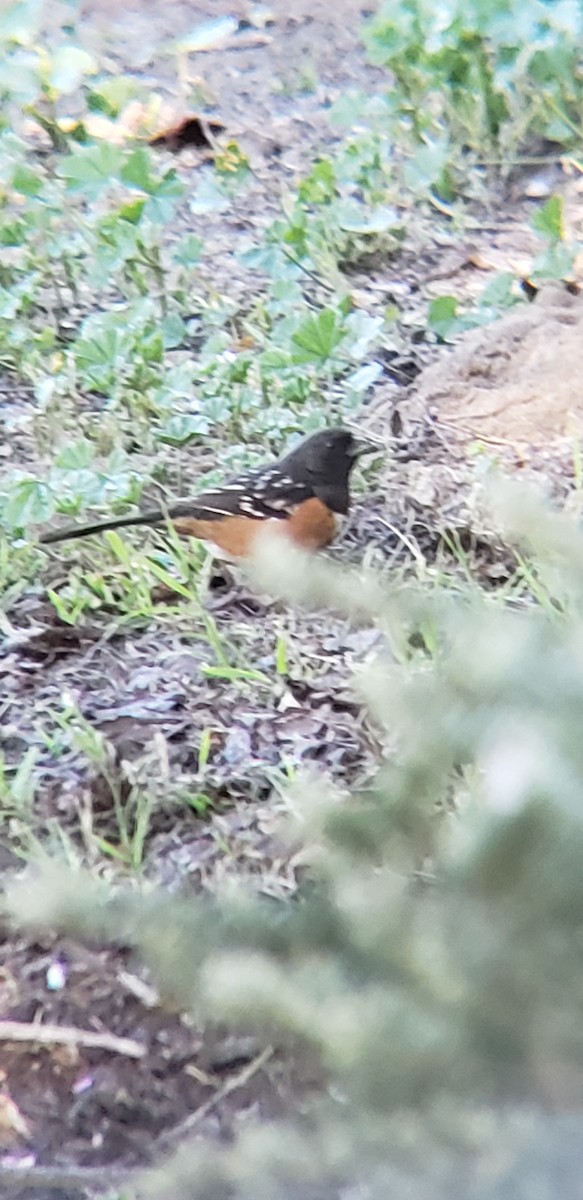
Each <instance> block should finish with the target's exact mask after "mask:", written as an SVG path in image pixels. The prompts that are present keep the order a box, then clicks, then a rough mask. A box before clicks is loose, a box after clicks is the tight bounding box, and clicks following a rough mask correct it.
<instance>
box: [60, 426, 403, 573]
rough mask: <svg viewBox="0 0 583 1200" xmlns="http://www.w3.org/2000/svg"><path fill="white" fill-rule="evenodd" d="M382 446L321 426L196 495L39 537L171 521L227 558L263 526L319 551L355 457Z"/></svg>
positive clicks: (238, 553)
mask: <svg viewBox="0 0 583 1200" xmlns="http://www.w3.org/2000/svg"><path fill="white" fill-rule="evenodd" d="M379 449H380V447H379V446H378V444H377V445H375V444H373V443H372V442H365V441H360V440H358V439H357V438H356V437H354V435H353V434H352V433H350V432H349V430H347V429H323V430H321V431H320V432H319V433H313V434H311V436H310V437H307V438H305V439H304V440H303V441H302V442H300V444H299V445H298V446H296V447H295V448H294V449H293V450H290V452H289V454H286V455H284V457H283V458H279V459H277V460H276V461H275V462H273V463H268V464H267V465H266V466H264V467H253V468H252V470H250V471H244V472H243V473H242V474H241V475H237V476H235V478H234V479H230V480H228V481H227V482H226V483H224V484H223V485H222V487H217V488H213V489H212V490H209V491H208V492H201V493H200V495H198V496H194V497H193V499H192V500H181V501H179V502H178V503H177V504H171V505H170V506H169V507H168V508H167V509H166V510H162V509H157V510H154V511H153V512H145V513H138V514H137V515H136V516H133V517H132V516H130V517H114V518H113V519H112V520H111V521H100V522H98V523H97V524H96V525H79V526H73V528H68V529H57V530H54V531H53V532H51V533H45V534H43V536H42V537H41V539H40V540H41V542H42V543H44V544H45V545H47V544H48V543H50V542H61V541H66V540H67V539H68V538H78V537H86V536H87V535H88V534H91V533H102V532H103V531H104V530H106V529H120V528H121V527H122V526H124V525H164V524H166V522H167V521H171V522H172V524H173V525H174V528H175V529H176V530H177V532H178V533H179V534H183V535H185V536H190V537H195V538H200V539H201V540H202V541H205V542H210V543H211V544H212V546H214V547H215V548H216V549H218V550H219V551H220V552H221V553H222V555H223V556H226V557H229V558H243V557H245V556H246V555H248V554H250V553H251V552H252V550H253V544H254V541H255V539H256V537H257V534H258V532H259V531H260V530H262V529H265V528H268V529H271V530H274V531H275V532H276V533H277V534H282V535H283V536H284V537H286V538H289V539H290V540H291V541H292V542H294V543H295V544H296V545H298V546H302V547H304V549H306V550H319V549H320V548H321V547H322V546H327V545H328V543H329V542H331V541H332V538H333V537H334V534H335V532H336V525H337V520H336V517H337V515H341V514H346V513H347V512H348V508H349V504H350V491H349V481H350V473H351V471H352V468H353V466H354V463H355V461H356V459H357V458H359V457H360V455H361V454H368V453H370V452H372V451H375V450H376V451H377V452H378V451H379Z"/></svg>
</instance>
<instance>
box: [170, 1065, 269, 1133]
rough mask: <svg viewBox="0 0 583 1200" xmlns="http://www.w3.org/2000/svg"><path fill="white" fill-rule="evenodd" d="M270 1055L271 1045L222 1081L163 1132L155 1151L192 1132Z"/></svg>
mask: <svg viewBox="0 0 583 1200" xmlns="http://www.w3.org/2000/svg"><path fill="white" fill-rule="evenodd" d="M272 1056H273V1046H267V1047H266V1048H265V1050H262V1051H261V1053H260V1054H258V1055H257V1057H256V1058H254V1059H253V1062H250V1063H248V1064H247V1066H246V1067H243V1069H242V1071H239V1074H238V1075H235V1076H234V1078H233V1079H228V1080H227V1081H226V1083H224V1084H223V1086H222V1087H220V1088H218V1089H217V1091H216V1092H215V1093H214V1095H213V1096H209V1098H208V1100H205V1102H204V1104H201V1105H200V1107H199V1108H197V1109H196V1111H195V1112H193V1113H190V1114H189V1115H188V1117H185V1119H184V1121H181V1122H180V1124H179V1125H176V1126H175V1128H174V1129H170V1130H168V1132H167V1133H163V1134H162V1135H161V1137H159V1138H158V1141H157V1142H156V1145H155V1151H158V1150H160V1151H163V1150H169V1149H170V1148H171V1147H173V1146H176V1144H177V1143H178V1142H181V1141H182V1140H183V1139H184V1138H185V1137H187V1136H188V1134H189V1133H192V1131H193V1129H195V1128H196V1126H197V1125H198V1124H199V1123H200V1121H202V1120H203V1118H204V1117H206V1116H208V1114H209V1112H212V1110H213V1108H216V1106H217V1104H220V1103H221V1100H224V1099H225V1097H226V1096H230V1095H231V1093H232V1092H236V1091H238V1090H239V1088H242V1087H245V1085H246V1084H247V1083H249V1080H250V1079H252V1078H253V1076H254V1075H256V1074H257V1072H258V1071H261V1069H262V1067H264V1066H265V1064H266V1063H267V1062H269V1059H270V1058H271V1057H272Z"/></svg>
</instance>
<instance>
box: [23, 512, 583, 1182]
mask: <svg viewBox="0 0 583 1200" xmlns="http://www.w3.org/2000/svg"><path fill="white" fill-rule="evenodd" d="M503 509H504V511H503V513H502V515H503V517H504V521H505V524H506V529H507V530H512V532H513V535H514V538H515V541H516V544H517V545H520V546H522V548H523V549H524V548H525V547H527V546H528V551H526V550H524V552H525V553H526V552H528V553H529V555H530V559H531V562H532V563H533V564H536V565H535V566H534V565H533V568H532V569H533V572H536V576H537V580H538V588H539V593H538V594H539V597H546V602H543V603H539V604H537V605H536V606H535V605H531V606H525V607H524V608H522V609H517V610H515V611H512V610H509V609H508V608H506V609H505V608H503V607H502V605H501V604H500V602H499V600H497V599H496V598H493V597H487V596H485V595H484V594H483V593H481V592H479V591H478V590H477V589H476V590H475V591H471V590H469V589H467V590H465V591H462V592H458V593H457V594H452V593H451V592H450V593H446V592H445V590H444V589H443V588H440V589H436V590H435V591H434V592H433V593H431V592H428V589H425V590H424V592H423V593H422V592H421V591H419V590H415V589H409V588H408V589H407V590H406V591H393V590H392V589H391V590H388V589H387V588H386V587H385V584H384V583H383V581H382V580H380V579H372V578H371V579H366V578H365V577H363V576H362V575H357V574H355V575H353V576H352V577H351V578H347V575H346V572H345V571H342V572H339V571H337V570H335V569H333V568H332V566H331V565H330V564H327V563H325V562H321V563H316V564H313V563H312V564H308V563H305V562H304V560H303V559H302V558H301V557H298V558H297V559H296V558H295V557H293V558H290V559H289V561H286V563H285V564H282V563H281V562H279V563H277V566H275V564H274V563H273V561H272V560H271V558H270V553H269V551H266V554H265V561H264V562H263V563H261V564H259V571H260V575H261V577H262V580H263V582H265V581H266V580H267V579H271V581H272V583H274V584H275V581H276V580H277V587H278V588H279V589H280V590H281V591H282V592H283V593H284V594H288V595H289V594H290V593H293V596H294V597H295V599H296V600H301V601H310V602H311V603H314V602H315V601H319V602H320V603H321V604H328V605H333V606H334V607H335V608H337V609H338V608H340V609H343V610H345V611H348V612H350V613H351V614H352V615H353V617H354V620H355V621H359V622H366V621H369V622H371V621H374V622H376V623H377V624H378V625H379V626H380V627H381V628H382V629H383V630H384V631H385V633H386V650H385V651H383V652H382V654H381V655H380V656H379V657H378V658H377V661H376V662H374V663H372V664H371V665H370V667H369V668H367V670H366V671H363V673H362V676H361V679H360V684H359V685H360V686H361V687H362V688H363V690H364V691H365V693H366V694H367V695H368V698H369V703H370V707H371V713H372V716H373V719H374V720H375V721H376V722H377V723H378V725H379V726H380V727H381V729H382V730H383V731H384V733H386V735H387V745H389V744H390V747H391V752H390V754H387V756H386V761H385V763H384V765H382V766H381V768H380V769H379V772H378V775H377V777H376V779H375V780H374V783H373V785H372V786H371V787H370V788H367V789H366V790H363V791H361V792H357V793H355V794H353V795H351V796H350V797H346V796H342V797H340V796H338V795H334V794H331V792H330V789H329V788H327V787H326V785H325V783H323V782H322V781H314V780H312V781H305V782H304V783H303V784H296V786H295V791H294V792H293V793H292V796H291V798H290V836H291V837H292V838H293V839H294V840H295V841H297V839H298V837H299V838H300V839H301V841H302V843H303V845H304V847H305V848H306V852H307V853H308V854H310V853H311V860H312V861H311V866H310V870H309V881H306V882H304V883H303V884H302V885H301V887H300V890H299V893H298V895H297V896H296V897H295V898H294V899H293V900H291V901H289V900H288V901H281V902H275V901H274V900H273V899H266V898H264V897H262V896H261V895H258V894H250V893H249V891H243V890H240V889H235V890H233V887H232V885H231V886H230V887H229V889H228V890H227V891H226V892H225V893H224V894H222V893H219V894H218V895H214V896H208V895H206V896H200V897H198V898H195V899H192V898H189V899H188V900H185V899H180V898H177V897H176V896H170V895H168V894H166V893H164V892H161V891H152V890H146V891H144V893H143V894H140V893H138V892H136V890H132V891H129V890H128V891H127V892H125V891H123V890H111V889H110V888H109V886H108V885H105V884H104V883H101V882H99V883H98V882H96V881H95V880H93V879H91V877H89V876H85V875H83V876H82V877H80V876H79V875H78V874H70V875H67V874H66V873H64V872H63V871H62V869H61V867H60V866H59V867H58V868H56V869H55V870H53V871H49V872H47V873H44V874H43V875H42V876H41V877H40V878H36V879H31V878H30V876H29V877H28V878H27V879H26V880H25V881H20V882H19V883H18V884H16V885H15V887H14V888H13V891H12V893H11V896H10V905H11V909H12V912H13V913H14V915H15V919H16V920H17V921H18V922H19V923H20V924H21V925H23V926H33V927H36V928H38V927H39V926H40V927H47V926H49V927H57V928H59V929H63V930H67V931H68V932H69V933H73V934H75V935H77V936H80V937H89V938H93V939H95V938H97V939H100V940H103V939H110V940H114V941H120V940H123V942H125V943H128V944H130V945H132V946H134V947H135V948H136V949H137V951H138V953H139V955H140V956H141V957H142V958H143V959H144V961H145V962H147V964H148V965H149V967H150V969H151V970H152V972H153V974H154V976H155V978H156V979H157V981H158V984H159V986H160V989H161V991H162V993H163V995H164V997H165V998H166V999H167V1000H168V1001H171V1002H172V1003H173V1004H178V1005H179V1006H180V1007H182V1008H184V1009H188V1010H190V1011H192V1012H193V1013H196V1015H197V1017H199V1018H200V1017H203V1018H204V1019H205V1020H207V1021H209V1022H216V1021H219V1022H222V1023H226V1024H232V1025H234V1026H235V1027H245V1028H253V1029H255V1030H257V1031H258V1032H259V1034H260V1035H261V1037H262V1038H265V1039H266V1041H267V1040H269V1041H271V1043H272V1044H273V1045H275V1046H283V1047H284V1048H285V1047H287V1048H288V1050H289V1049H290V1047H291V1048H292V1052H293V1047H294V1046H296V1047H297V1046H298V1044H300V1045H304V1046H307V1047H308V1048H309V1050H310V1053H311V1054H313V1057H314V1061H319V1062H320V1064H321V1077H322V1091H321V1094H320V1096H319V1098H318V1099H317V1101H314V1102H309V1101H308V1100H307V1099H306V1098H305V1097H303V1098H302V1102H301V1115H297V1116H296V1117H295V1118H293V1117H292V1118H290V1119H289V1121H288V1122H287V1123H286V1124H278V1123H274V1124H272V1125H268V1126H266V1125H265V1124H263V1125H261V1126H259V1125H257V1126H253V1125H250V1124H249V1123H247V1124H245V1125H244V1126H243V1127H242V1131H241V1134H240V1136H239V1138H238V1139H237V1140H236V1141H235V1142H233V1143H230V1144H227V1145H214V1144H209V1143H208V1142H205V1141H202V1140H201V1141H198V1142H196V1143H195V1144H193V1145H190V1144H189V1145H188V1146H187V1147H185V1148H183V1149H182V1150H181V1151H180V1152H179V1153H178V1154H177V1155H176V1156H175V1157H174V1158H172V1159H171V1160H169V1161H168V1162H167V1163H166V1164H164V1166H163V1167H160V1168H159V1169H157V1170H156V1171H154V1172H153V1173H151V1174H150V1175H149V1176H148V1177H147V1178H146V1180H145V1181H143V1180H142V1181H139V1183H138V1184H137V1185H136V1186H137V1192H136V1193H132V1192H131V1191H129V1192H124V1195H133V1194H137V1195H138V1196H140V1197H143V1196H156V1197H157V1198H162V1197H167V1198H168V1200H170V1198H171V1200H187V1198H188V1200H190V1198H192V1200H195V1198H196V1200H227V1198H228V1197H233V1198H235V1197H236V1198H241V1200H243V1198H245V1200H262V1198H265V1200H267V1198H269V1200H276V1198H277V1200H280V1198H287V1197H300V1196H301V1197H302V1200H316V1198H322V1200H326V1198H328V1197H330V1198H332V1197H343V1198H345V1200H348V1198H350V1200H356V1198H357V1197H358V1200H361V1198H362V1200H381V1198H383V1200H384V1198H386V1197H402V1196H404V1195H410V1196H414V1197H415V1200H425V1198H427V1200H434V1198H435V1200H441V1198H443V1200H445V1198H446V1197H447V1198H448V1200H449V1198H450V1197H456V1196H460V1197H472V1198H473V1197H476V1198H483V1197H488V1198H496V1200H498V1198H500V1200H502V1198H503V1197H509V1196H512V1197H513V1198H516V1197H519V1198H520V1197H524V1198H525V1200H526V1198H528V1200H530V1198H533V1197H535V1196H536V1197H537V1200H544V1198H546V1197H548V1198H549V1200H550V1197H553V1198H554V1197H556V1196H558V1195H560V1196H561V1198H562V1200H565V1197H573V1198H574V1197H576V1196H577V1197H578V1196H580V1195H581V1165H582V1160H583V1141H582V1137H581V1135H582V1133H583V1119H582V1106H583V1023H582V1021H581V1007H582V1001H583V973H582V971H581V963H580V961H579V955H580V954H581V951H582V948H583V871H582V862H583V616H582V613H583V540H582V539H581V536H580V533H579V531H578V529H577V527H576V526H575V525H574V524H570V523H569V522H568V521H567V519H566V518H563V517H558V516H553V515H550V514H549V513H548V512H546V511H543V510H541V509H540V508H538V507H537V506H534V507H533V506H532V505H531V503H530V501H529V500H528V498H526V500H525V499H522V500H520V501H519V502H517V501H516V498H512V499H511V500H510V501H505V502H504V506H503ZM292 814H293V816H292Z"/></svg>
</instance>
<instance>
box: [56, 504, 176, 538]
mask: <svg viewBox="0 0 583 1200" xmlns="http://www.w3.org/2000/svg"><path fill="white" fill-rule="evenodd" d="M172 515H173V510H169V511H168V512H162V511H161V510H160V509H158V510H156V511H153V512H147V513H137V514H136V515H135V516H133V517H114V518H113V520H111V521H97V522H96V523H95V525H71V526H69V528H66V529H52V530H51V531H50V532H49V533H43V534H42V536H41V537H40V538H39V541H40V542H41V543H42V545H43V546H49V545H50V544H51V543H52V542H68V541H71V539H72V538H82V537H89V536H90V535H91V534H92V533H106V532H107V530H108V529H123V528H124V526H126V525H165V524H166V521H167V519H168V517H171V516H172Z"/></svg>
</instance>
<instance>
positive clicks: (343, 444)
mask: <svg viewBox="0 0 583 1200" xmlns="http://www.w3.org/2000/svg"><path fill="white" fill-rule="evenodd" d="M375 450H376V451H377V452H378V451H379V446H378V445H374V444H373V443H372V442H367V441H365V440H364V439H360V438H357V437H355V435H354V434H353V433H351V432H350V430H348V429H321V430H319V431H318V433H312V434H311V435H310V437H307V438H304V440H303V442H300V443H299V445H298V446H296V447H295V448H294V449H293V450H291V451H290V453H289V454H287V455H286V456H285V458H283V459H281V462H280V466H281V467H282V469H283V470H285V471H286V473H287V474H288V475H289V476H290V478H291V479H293V480H294V481H297V482H298V483H300V482H302V483H306V484H308V485H309V486H310V488H311V490H312V491H313V493H314V495H315V496H317V497H318V499H319V500H322V501H323V503H324V504H326V505H327V506H328V508H330V509H332V512H335V513H342V514H346V513H347V512H348V506H349V503H350V490H349V482H350V472H351V471H352V468H353V466H354V464H355V462H356V459H357V458H360V456H361V454H370V453H372V452H373V451H375Z"/></svg>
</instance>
